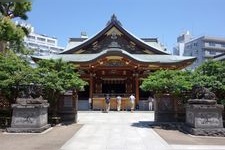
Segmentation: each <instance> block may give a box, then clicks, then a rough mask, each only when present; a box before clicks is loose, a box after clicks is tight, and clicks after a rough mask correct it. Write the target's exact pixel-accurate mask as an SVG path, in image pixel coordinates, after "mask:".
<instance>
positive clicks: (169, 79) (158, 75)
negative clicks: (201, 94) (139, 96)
mask: <svg viewBox="0 0 225 150" xmlns="http://www.w3.org/2000/svg"><path fill="white" fill-rule="evenodd" d="M190 74H191V72H188V71H180V70H159V71H156V72H154V73H152V74H150V75H149V76H148V77H147V78H146V79H144V81H143V83H142V85H141V89H143V90H145V91H153V92H155V93H173V94H178V95H179V94H181V93H182V92H185V91H187V90H190V89H191V87H192V84H191V82H190V80H191V78H190Z"/></svg>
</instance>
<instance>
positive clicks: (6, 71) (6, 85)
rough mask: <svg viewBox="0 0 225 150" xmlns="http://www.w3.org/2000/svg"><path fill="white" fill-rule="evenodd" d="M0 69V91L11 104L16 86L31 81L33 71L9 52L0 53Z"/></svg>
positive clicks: (16, 89) (15, 95)
mask: <svg viewBox="0 0 225 150" xmlns="http://www.w3.org/2000/svg"><path fill="white" fill-rule="evenodd" d="M0 68H1V70H0V90H1V92H2V93H3V94H4V96H6V97H7V99H8V100H10V101H11V102H13V101H14V100H15V98H16V97H17V94H18V93H17V92H18V86H19V85H22V84H29V83H31V82H32V81H33V69H32V68H31V67H30V66H29V65H28V64H27V62H26V61H24V60H23V59H21V58H20V57H18V56H17V55H15V54H14V53H12V52H10V51H8V52H7V53H0Z"/></svg>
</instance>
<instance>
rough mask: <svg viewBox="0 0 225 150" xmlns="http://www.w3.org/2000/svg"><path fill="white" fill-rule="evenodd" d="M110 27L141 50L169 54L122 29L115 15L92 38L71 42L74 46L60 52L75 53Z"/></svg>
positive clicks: (152, 43) (96, 39)
mask: <svg viewBox="0 0 225 150" xmlns="http://www.w3.org/2000/svg"><path fill="white" fill-rule="evenodd" d="M112 28H116V29H117V30H119V31H120V32H121V33H122V34H123V35H125V36H126V37H127V38H128V39H130V40H131V41H133V42H134V43H135V44H136V45H139V46H141V47H143V51H144V50H149V51H151V52H153V53H154V54H164V55H169V54H168V53H167V52H165V51H164V50H162V49H160V48H159V46H157V44H154V42H152V41H151V42H148V43H147V42H145V41H144V40H142V39H140V38H138V37H136V36H134V35H133V34H132V33H130V32H129V31H127V30H126V29H124V28H123V27H122V24H121V23H120V22H119V21H118V20H117V18H116V16H115V15H113V16H112V17H111V20H110V21H109V22H108V23H107V25H106V27H105V28H104V29H103V30H101V31H100V32H99V33H97V34H96V35H94V36H93V37H92V38H89V39H86V40H85V41H83V42H80V43H79V44H77V43H76V44H74V43H73V44H74V45H73V46H74V47H71V46H69V47H68V48H67V49H66V51H64V52H62V53H61V54H73V53H76V52H77V51H79V50H81V49H85V48H84V47H86V46H88V45H91V44H93V43H94V42H95V41H98V39H99V38H100V37H102V36H104V35H105V34H106V33H107V32H108V31H109V30H111V29H112Z"/></svg>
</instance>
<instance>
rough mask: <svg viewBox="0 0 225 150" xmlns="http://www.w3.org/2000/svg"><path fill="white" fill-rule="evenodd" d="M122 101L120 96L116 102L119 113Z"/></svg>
mask: <svg viewBox="0 0 225 150" xmlns="http://www.w3.org/2000/svg"><path fill="white" fill-rule="evenodd" d="M121 100H122V97H121V96H120V95H118V96H117V97H116V102H117V111H120V108H121Z"/></svg>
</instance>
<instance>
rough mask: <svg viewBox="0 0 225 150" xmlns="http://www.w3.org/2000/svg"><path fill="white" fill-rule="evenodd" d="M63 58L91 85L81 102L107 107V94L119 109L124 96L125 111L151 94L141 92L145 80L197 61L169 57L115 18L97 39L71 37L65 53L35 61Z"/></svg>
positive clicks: (152, 41)
mask: <svg viewBox="0 0 225 150" xmlns="http://www.w3.org/2000/svg"><path fill="white" fill-rule="evenodd" d="M60 58H61V59H62V60H64V61H67V62H70V63H73V64H74V66H76V68H77V69H78V72H79V73H80V75H81V78H82V79H83V80H85V81H87V82H88V83H89V85H87V86H86V87H85V89H84V91H80V92H79V93H78V99H79V101H80V102H81V103H82V102H84V103H88V101H90V102H91V104H92V109H103V108H104V96H105V94H110V96H111V100H112V101H111V109H116V101H115V97H116V96H117V95H120V96H121V97H122V109H127V108H128V107H129V106H128V105H129V102H128V98H129V96H130V95H131V94H134V95H135V97H136V100H135V103H136V107H138V106H140V105H141V104H143V102H144V101H145V100H147V99H148V96H149V92H144V91H142V90H141V89H140V85H141V83H142V80H143V78H146V77H147V76H148V75H149V74H150V73H151V72H154V71H156V70H159V69H183V68H185V67H186V66H188V65H190V64H191V63H192V62H193V61H194V60H195V58H194V57H183V56H173V55H170V54H168V53H167V52H166V51H165V48H164V47H163V46H162V45H161V44H160V42H159V41H158V39H157V38H138V37H136V36H135V35H133V34H132V33H131V32H129V31H127V30H126V29H125V28H124V27H123V26H122V24H121V23H120V21H119V20H117V18H116V16H115V15H113V16H112V17H111V19H110V21H109V22H108V23H107V25H106V26H105V28H103V29H102V30H101V31H100V32H98V33H97V34H96V35H94V36H93V37H91V38H70V41H69V43H68V45H67V48H66V50H65V51H64V52H62V53H60V54H57V55H49V56H39V57H38V56H37V57H36V58H35V59H60Z"/></svg>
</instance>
